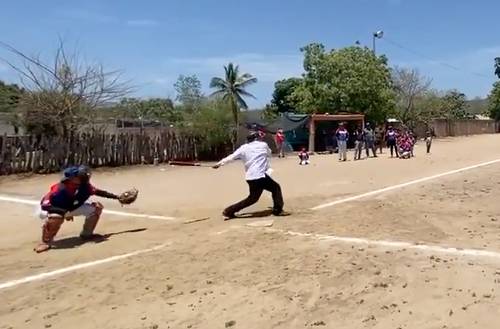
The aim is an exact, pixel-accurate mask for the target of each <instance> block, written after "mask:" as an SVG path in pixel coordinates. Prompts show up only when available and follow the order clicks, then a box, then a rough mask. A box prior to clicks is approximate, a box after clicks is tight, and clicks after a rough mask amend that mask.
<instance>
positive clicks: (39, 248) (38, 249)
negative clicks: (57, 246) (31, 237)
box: [33, 242, 52, 254]
mask: <svg viewBox="0 0 500 329" xmlns="http://www.w3.org/2000/svg"><path fill="white" fill-rule="evenodd" d="M50 248H52V246H51V245H50V244H49V243H45V242H41V243H40V244H39V245H38V246H36V247H35V248H34V249H33V250H34V251H35V252H36V253H38V254H39V253H41V252H44V251H48V250H49V249H50Z"/></svg>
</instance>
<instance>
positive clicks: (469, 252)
mask: <svg viewBox="0 0 500 329" xmlns="http://www.w3.org/2000/svg"><path fill="white" fill-rule="evenodd" d="M265 230H266V231H269V232H274V233H282V234H285V235H290V236H301V237H309V238H313V239H317V240H322V241H333V242H340V243H345V244H357V245H367V246H376V247H383V248H388V249H399V248H402V249H407V250H408V249H409V250H418V251H423V252H434V253H440V254H450V255H457V256H466V257H474V258H477V257H487V258H495V259H498V260H500V252H495V251H488V250H481V249H462V248H455V247H443V246H436V245H426V244H416V243H410V242H404V241H387V240H369V239H363V238H351V237H341V236H335V235H326V234H315V233H301V232H293V231H285V230H280V229H275V228H266V229H265Z"/></svg>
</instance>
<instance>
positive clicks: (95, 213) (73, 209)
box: [35, 166, 119, 253]
mask: <svg viewBox="0 0 500 329" xmlns="http://www.w3.org/2000/svg"><path fill="white" fill-rule="evenodd" d="M90 177H91V173H90V169H89V168H88V167H86V166H79V167H69V168H67V169H66V170H64V177H63V178H62V179H61V181H60V182H59V183H56V184H54V185H52V186H51V187H50V191H49V192H48V193H47V194H46V195H45V196H44V197H43V198H42V200H41V202H40V208H39V211H38V215H39V217H40V219H42V220H43V225H42V241H41V243H40V244H39V245H38V246H37V247H36V248H35V251H36V252H38V253H40V252H44V251H47V250H49V249H50V248H51V247H52V242H53V240H54V237H55V236H56V234H57V232H58V231H59V229H60V228H61V225H62V224H63V222H64V220H71V221H72V220H73V217H74V216H84V217H85V222H84V224H83V229H82V232H81V233H80V238H81V239H82V240H91V239H94V238H96V237H98V236H97V235H95V234H94V229H95V227H96V226H97V222H98V221H99V218H100V216H101V213H102V210H103V206H102V204H101V203H99V202H88V199H89V198H90V197H91V196H98V197H103V198H108V199H115V200H118V199H119V196H118V195H115V194H113V193H110V192H106V191H103V190H100V189H98V188H96V187H94V186H93V185H92V184H90Z"/></svg>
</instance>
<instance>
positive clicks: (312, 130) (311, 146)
mask: <svg viewBox="0 0 500 329" xmlns="http://www.w3.org/2000/svg"><path fill="white" fill-rule="evenodd" d="M315 142H316V123H315V122H314V116H311V119H310V121H309V152H314V148H315Z"/></svg>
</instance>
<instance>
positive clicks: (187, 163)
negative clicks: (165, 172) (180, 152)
mask: <svg viewBox="0 0 500 329" xmlns="http://www.w3.org/2000/svg"><path fill="white" fill-rule="evenodd" d="M168 164H169V165H172V166H191V167H212V165H210V164H208V163H200V162H192V161H169V162H168Z"/></svg>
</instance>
